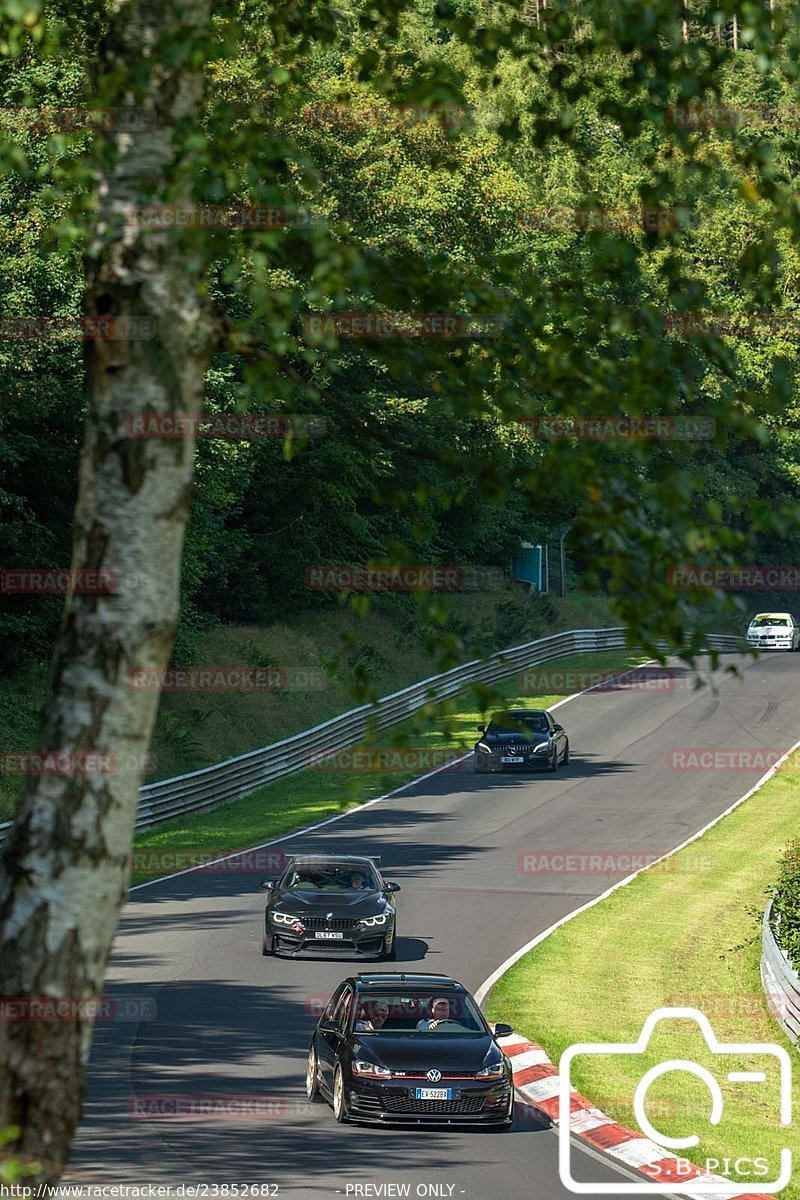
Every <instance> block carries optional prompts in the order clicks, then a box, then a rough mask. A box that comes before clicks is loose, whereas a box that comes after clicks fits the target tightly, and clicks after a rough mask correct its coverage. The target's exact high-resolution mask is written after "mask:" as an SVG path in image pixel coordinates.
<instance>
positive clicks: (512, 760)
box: [500, 754, 525, 763]
mask: <svg viewBox="0 0 800 1200" xmlns="http://www.w3.org/2000/svg"><path fill="white" fill-rule="evenodd" d="M524 761H525V760H524V758H523V757H522V755H521V754H520V755H519V757H517V756H516V755H514V757H513V758H511V757H506V758H503V757H502V756H501V758H500V762H501V763H515V762H524Z"/></svg>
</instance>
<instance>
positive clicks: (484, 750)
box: [478, 742, 494, 754]
mask: <svg viewBox="0 0 800 1200" xmlns="http://www.w3.org/2000/svg"><path fill="white" fill-rule="evenodd" d="M478 749H479V750H480V752H481V754H494V747H493V746H487V745H486V742H478Z"/></svg>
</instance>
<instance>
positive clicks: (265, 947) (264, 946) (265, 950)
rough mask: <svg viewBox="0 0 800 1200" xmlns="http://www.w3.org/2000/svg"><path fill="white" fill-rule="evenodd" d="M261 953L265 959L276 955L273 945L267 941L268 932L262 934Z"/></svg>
mask: <svg viewBox="0 0 800 1200" xmlns="http://www.w3.org/2000/svg"><path fill="white" fill-rule="evenodd" d="M261 953H262V955H263V956H264V958H268V957H269V956H270V955H271V954H274V953H275V952H274V950H273V949H272V945H271V944H270V942H269V941H268V940H267V934H266V930H265V931H264V933H262V934H261Z"/></svg>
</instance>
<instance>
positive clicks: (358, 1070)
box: [353, 1058, 392, 1079]
mask: <svg viewBox="0 0 800 1200" xmlns="http://www.w3.org/2000/svg"><path fill="white" fill-rule="evenodd" d="M353 1074H354V1075H363V1076H364V1077H365V1078H366V1079H391V1078H392V1072H391V1071H390V1070H389V1068H388V1067H379V1066H378V1064H377V1063H373V1062H366V1061H365V1060H364V1059H363V1058H356V1059H355V1060H354V1061H353Z"/></svg>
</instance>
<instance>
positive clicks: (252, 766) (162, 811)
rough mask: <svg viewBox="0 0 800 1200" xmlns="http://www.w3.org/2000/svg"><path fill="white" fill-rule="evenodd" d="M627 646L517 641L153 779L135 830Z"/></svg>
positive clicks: (564, 637)
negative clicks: (461, 698) (461, 702)
mask: <svg viewBox="0 0 800 1200" xmlns="http://www.w3.org/2000/svg"><path fill="white" fill-rule="evenodd" d="M738 641H739V639H737V638H735V637H732V636H729V635H727V634H712V635H710V637H709V643H710V644H711V645H712V646H714V648H715V649H718V650H734V649H735V648H736V646H737V643H738ZM624 646H625V630H624V629H623V628H613V629H571V630H567V631H566V632H564V633H555V634H551V635H550V637H545V638H537V639H536V641H533V642H525V643H524V644H523V645H521V646H512V647H511V648H510V649H508V650H501V651H500V652H499V653H497V654H493V655H492V656H491V657H489V658H486V659H474V660H473V661H472V662H468V663H464V664H463V665H462V666H459V667H453V668H452V669H451V670H450V671H445V672H444V673H443V674H441V675H432V676H430V678H429V679H423V680H421V681H420V682H419V683H414V684H412V685H411V686H410V687H407V688H403V689H402V690H401V691H399V692H394V693H393V694H392V695H390V696H384V697H382V699H380V700H378V701H377V702H376V703H375V704H365V705H362V706H361V707H360V708H354V709H351V710H350V711H349V712H346V713H343V714H342V715H341V716H338V717H333V718H332V719H331V720H329V721H324V722H323V723H322V724H321V725H315V726H314V728H313V729H306V730H304V732H302V733H297V734H294V736H292V737H289V738H285V739H284V740H283V741H281V742H275V743H274V744H273V745H271V746H264V747H263V748H262V749H260V750H252V751H250V753H249V754H241V755H239V756H238V757H237V758H230V759H228V760H227V761H225V762H221V763H216V764H215V765H214V766H211V767H203V768H202V769H201V770H199V771H192V772H190V773H189V774H188V775H178V776H176V777H175V778H173V779H162V780H160V781H159V782H157V783H148V784H146V785H145V786H144V787H143V788H142V789H141V792H140V793H139V812H138V816H137V818H136V828H137V830H139V829H149V828H151V827H152V826H154V825H161V824H163V823H164V822H165V821H172V820H174V819H175V818H177V817H181V816H184V815H185V814H186V813H190V812H209V811H211V810H212V809H214V808H218V807H220V806H221V805H223V804H228V803H230V801H232V800H238V799H240V798H241V797H242V796H249V795H251V794H252V793H253V792H256V791H258V789H259V788H262V787H264V786H265V784H268V783H272V782H273V781H274V780H276V779H282V778H284V777H285V776H286V775H292V774H293V773H294V772H295V771H301V770H303V768H304V767H306V766H308V763H309V759H310V758H311V757H312V756H313V755H317V754H320V753H334V752H335V751H337V750H343V749H346V748H347V747H348V746H353V745H355V744H356V743H357V742H359V741H361V740H362V739H363V738H364V736H365V735H366V734H367V732H368V730H370V729H372V728H375V729H385V728H387V726H389V725H394V724H396V723H397V722H398V721H402V720H404V719H405V718H406V717H409V716H411V714H412V713H415V712H418V711H419V709H421V708H423V707H424V706H425V705H426V704H431V703H434V702H436V701H439V700H444V699H447V698H448V697H450V696H456V695H457V694H458V693H459V692H460V691H462V689H463V688H464V687H466V686H467V685H468V684H470V683H477V682H480V683H497V682H499V681H500V680H502V679H508V678H509V677H510V676H511V675H513V674H514V673H515V672H517V671H520V670H525V669H527V668H529V667H535V666H537V665H539V664H540V663H545V662H551V661H552V660H554V659H557V658H564V657H565V656H567V655H570V654H587V653H593V652H595V651H598V650H615V649H621V648H623V647H624ZM10 824H11V822H10V821H9V822H8V823H7V824H5V825H0V841H2V838H3V836H4V831H5V830H6V829H8V828H9V826H10Z"/></svg>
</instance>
